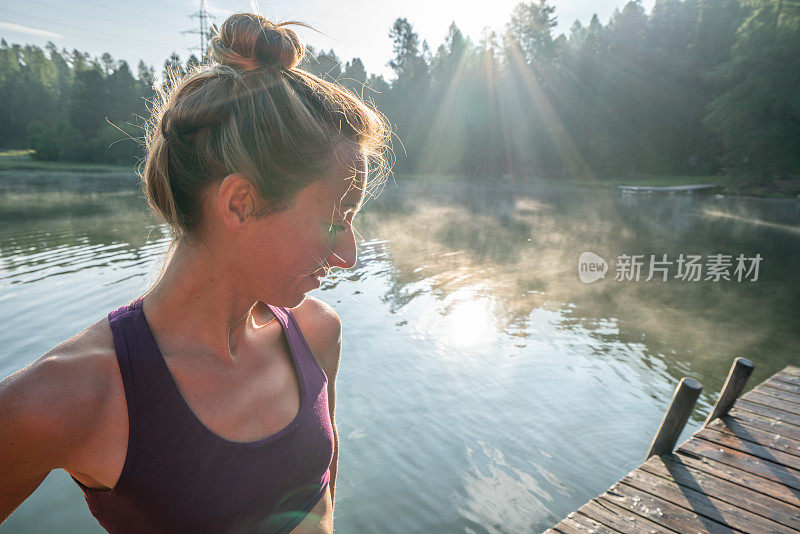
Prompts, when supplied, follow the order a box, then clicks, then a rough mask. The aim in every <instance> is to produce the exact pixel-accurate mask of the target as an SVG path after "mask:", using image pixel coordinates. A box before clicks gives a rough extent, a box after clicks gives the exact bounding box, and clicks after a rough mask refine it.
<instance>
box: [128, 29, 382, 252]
mask: <svg viewBox="0 0 800 534" xmlns="http://www.w3.org/2000/svg"><path fill="white" fill-rule="evenodd" d="M289 24H299V23H294V22H286V23H281V24H274V23H272V22H270V21H269V20H267V19H265V18H264V17H262V16H260V15H255V14H250V13H237V14H234V15H231V16H230V17H229V18H228V19H227V20H226V21H225V22H224V23H223V24H222V26H221V27H220V29H219V33H218V34H217V35H216V36H215V37H214V38H213V39H212V41H211V46H212V59H213V62H212V63H211V64H208V65H201V66H198V67H196V68H195V69H194V70H192V71H191V72H189V73H188V74H186V75H185V76H184V77H182V78H178V77H176V76H174V75H173V76H171V78H170V80H169V81H168V83H166V84H165V87H166V88H163V87H162V89H161V90H160V91H159V94H158V98H157V100H156V102H155V105H154V108H153V113H152V117H151V119H150V121H149V122H148V128H147V134H146V143H147V158H146V161H145V165H144V170H143V172H142V174H141V176H142V182H143V188H144V190H145V192H146V195H147V200H148V202H149V204H150V206H151V207H152V209H153V211H154V212H155V213H156V215H158V216H159V217H160V218H161V219H163V220H164V221H165V222H166V223H168V224H169V226H170V227H171V229H172V232H173V235H174V236H175V237H176V238H178V239H179V238H182V237H185V236H189V237H196V236H198V235H199V233H200V228H201V223H202V205H203V193H204V191H205V190H206V189H207V188H208V186H210V185H211V184H213V183H216V182H218V181H220V180H221V179H222V178H224V177H225V176H227V175H229V174H232V173H239V174H241V175H243V176H244V177H246V178H247V179H248V180H249V181H250V182H251V183H252V184H253V185H254V186H255V187H256V188H257V189H258V191H259V193H260V195H261V198H262V199H263V200H264V201H265V202H264V206H262V207H261V208H259V213H258V215H264V214H267V213H273V212H276V211H281V210H283V209H286V208H288V207H289V206H290V205H291V203H292V201H293V200H294V198H295V196H296V194H297V193H298V192H299V191H300V190H301V189H303V188H304V187H306V186H307V185H309V184H311V183H312V182H314V181H317V180H320V179H323V178H324V176H325V172H326V170H327V168H328V167H327V166H328V163H329V161H330V158H331V156H333V155H334V154H336V149H337V147H339V146H341V144H342V143H343V142H349V143H350V144H351V145H352V146H353V147H354V148H357V149H358V150H360V151H361V153H362V154H363V156H364V157H365V158H366V160H367V162H368V165H369V166H370V168H372V169H373V172H371V173H370V179H369V181H368V184H367V190H368V194H369V193H374V191H375V188H376V187H379V186H380V185H382V184H383V183H384V181H385V177H386V174H387V172H388V170H389V167H390V165H389V163H388V159H387V157H386V156H387V154H390V153H391V150H390V149H389V147H388V141H389V136H390V130H389V126H388V123H387V121H386V119H385V117H384V116H383V115H382V114H381V113H380V112H379V111H378V110H377V109H376V108H375V107H374V105H373V104H372V103H371V102H365V101H363V100H361V99H360V98H358V97H357V96H355V95H354V94H353V93H351V92H349V91H348V90H347V89H345V88H343V87H341V86H339V85H337V84H335V83H331V82H327V81H325V80H322V79H320V78H318V77H316V76H314V75H313V74H311V73H309V72H306V71H304V70H302V69H299V68H297V66H298V64H299V63H300V61H301V60H302V58H303V55H304V53H305V49H304V47H303V45H302V44H301V43H300V40H299V39H298V37H297V34H295V32H294V31H292V30H290V29H288V28H287V27H286V26H287V25H289ZM376 171H377V172H376Z"/></svg>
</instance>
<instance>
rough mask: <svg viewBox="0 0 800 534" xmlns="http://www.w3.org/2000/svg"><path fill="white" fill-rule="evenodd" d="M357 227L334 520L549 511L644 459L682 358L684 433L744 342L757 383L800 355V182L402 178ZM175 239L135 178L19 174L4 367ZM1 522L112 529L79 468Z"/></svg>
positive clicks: (4, 289)
mask: <svg viewBox="0 0 800 534" xmlns="http://www.w3.org/2000/svg"><path fill="white" fill-rule="evenodd" d="M31 176H33V175H31ZM356 228H357V229H358V231H359V232H360V248H361V252H360V256H359V261H358V263H357V265H356V266H355V267H354V268H353V269H351V270H349V271H340V272H338V273H335V274H333V275H332V276H331V277H330V279H328V280H326V281H324V282H323V285H322V286H321V287H320V288H319V289H317V290H316V291H314V292H313V293H312V294H314V295H315V296H317V297H318V298H320V299H322V300H324V301H326V302H328V303H330V304H331V305H333V306H334V307H335V308H336V310H337V312H338V313H339V315H340V317H341V319H342V323H343V328H344V333H343V352H342V361H341V368H340V371H339V378H338V383H337V385H338V388H337V392H338V395H337V424H338V429H339V436H340V447H341V453H340V459H339V474H338V477H337V482H336V496H337V504H336V531H337V532H338V533H362V532H363V533H371V532H382V533H393V532H396V533H407V532H437V533H438V532H442V533H449V532H453V533H455V532H468V533H486V532H492V533H494V532H498V533H500V532H508V533H516V532H538V531H542V530H544V529H546V528H548V527H549V526H551V525H552V524H554V523H556V522H557V521H558V520H560V519H561V518H562V517H563V516H565V515H566V514H567V513H569V512H570V511H572V510H573V509H576V508H578V507H579V506H580V505H582V504H583V503H584V502H586V501H587V500H589V499H591V498H592V497H593V496H595V495H596V494H598V493H601V492H603V491H605V490H606V489H607V488H608V487H609V486H610V485H611V484H612V483H614V482H615V481H616V480H617V479H619V478H621V477H622V476H623V475H625V474H626V473H627V472H628V471H630V470H631V469H633V468H635V467H637V466H638V465H639V464H640V463H641V461H642V460H643V457H644V454H645V453H646V451H647V449H648V447H649V445H650V442H651V440H652V438H653V435H654V433H655V431H656V429H657V427H658V425H659V423H660V422H661V418H662V417H663V415H664V412H665V410H666V407H667V405H668V403H669V400H670V399H671V397H672V393H673V391H674V389H675V386H676V384H677V382H678V381H679V380H680V378H681V377H683V376H691V377H693V378H696V379H697V380H699V381H700V382H701V383H702V384H703V386H704V389H703V393H702V395H701V397H700V400H699V401H698V405H697V408H696V410H695V412H694V414H693V417H692V418H691V420H690V422H689V424H688V425H687V428H686V429H685V430H684V433H683V435H682V437H681V441H683V440H684V439H686V438H687V437H688V436H689V435H690V434H691V433H692V432H694V431H695V430H697V429H698V428H699V426H700V425H701V424H702V421H703V420H704V418H705V416H706V415H707V414H708V412H709V410H710V408H711V406H712V405H713V402H714V400H715V399H716V395H717V393H718V391H719V389H720V387H721V386H722V383H723V381H724V379H725V376H726V374H727V372H728V369H729V367H730V364H731V362H732V361H733V359H734V358H735V357H737V356H745V357H747V358H749V359H750V360H752V361H753V362H754V363H755V365H756V369H755V372H754V374H753V376H752V377H751V379H750V384H749V386H750V387H752V386H754V385H755V384H757V383H758V382H760V381H761V380H763V379H765V378H766V377H768V376H769V375H771V374H773V373H774V372H776V371H778V370H779V369H781V368H783V367H784V366H785V365H788V364H795V365H797V364H799V363H800V361H799V360H800V358H798V348H800V328H799V327H800V324H799V323H800V299H798V297H799V296H800V276H798V266H800V203H798V202H796V201H780V200H757V199H740V198H718V197H716V196H714V195H708V196H659V195H654V196H629V195H622V194H621V193H620V192H618V191H609V190H605V189H588V188H587V189H577V190H576V189H571V188H567V187H554V186H547V187H545V186H541V185H537V184H519V183H517V184H513V183H507V182H503V183H475V182H470V183H458V182H452V181H444V182H441V181H436V180H433V179H427V180H410V179H408V180H404V179H403V177H397V183H396V184H395V183H392V182H390V183H389V184H388V185H387V186H386V188H385V190H384V191H383V193H382V195H381V196H380V197H378V198H377V199H374V200H371V201H370V202H369V203H368V204H367V207H366V208H365V210H364V212H363V213H362V214H361V215H359V218H358V219H357V222H356ZM167 245H168V237H167V234H166V232H165V230H164V229H163V228H162V227H161V226H159V225H157V224H156V222H155V221H154V220H153V219H152V218H151V217H150V216H149V215H148V213H147V211H146V207H145V204H144V202H143V200H142V199H141V194H140V193H139V191H138V190H137V189H136V185H135V182H131V180H122V179H119V178H118V177H117V178H114V179H110V178H109V179H108V180H106V179H104V177H102V176H95V177H91V176H83V177H81V176H75V177H71V178H69V179H65V180H61V181H59V180H50V179H40V178H33V177H28V176H17V177H0V324H2V325H3V326H2V329H0V376H3V377H4V376H7V375H8V374H10V373H12V372H14V371H16V370H17V369H19V368H21V367H23V366H25V365H27V364H28V363H30V362H32V361H33V360H35V359H36V358H38V357H39V356H40V355H41V354H43V353H44V352H46V351H47V350H49V349H50V348H51V347H53V346H54V345H56V344H57V343H59V342H60V341H62V340H64V339H66V338H68V337H70V336H71V335H73V334H74V333H76V332H79V331H80V330H82V329H83V328H85V327H86V326H87V325H89V324H91V323H92V322H94V321H96V320H98V319H99V318H101V317H102V316H104V315H106V314H107V313H108V312H109V311H111V310H114V309H116V308H118V307H119V306H122V305H124V304H126V303H128V302H130V301H131V300H133V299H134V298H136V297H137V296H139V295H140V294H141V293H143V292H144V291H145V290H146V289H147V287H148V286H149V284H151V283H152V281H153V279H154V277H155V276H156V274H157V272H158V268H159V266H160V259H161V257H162V254H163V252H164V250H165V249H166V247H167ZM584 252H591V253H593V254H595V255H596V256H598V257H599V258H601V259H600V260H599V261H594V264H596V265H598V266H602V262H603V261H604V262H605V263H606V264H607V269H608V270H607V272H606V273H605V277H604V278H601V279H599V280H597V281H594V282H593V283H584V282H582V281H581V279H580V277H579V267H578V259H579V257H580V256H581V254H582V253H584ZM651 255H654V258H653V259H654V260H655V261H654V262H651ZM664 255H666V257H664ZM681 255H683V256H681ZM740 255H741V257H742V258H743V259H742V265H743V267H744V268H743V269H742V268H740V269H738V271H737V266H738V263H737V258H738V257H739V256H740ZM638 256H642V257H641V258H638ZM690 256H699V257H700V258H699V259H697V258H695V260H696V261H695V263H694V264H695V265H700V266H701V267H702V271H701V275H700V279H699V280H696V281H694V280H693V278H692V277H691V276H690V277H688V278H687V279H684V278H686V276H685V275H686V274H687V272H688V270H687V269H683V267H685V265H683V264H681V265H679V259H683V260H688V259H689V257H690ZM757 257H760V260H758V261H757V260H753V258H757ZM626 258H628V260H626ZM626 262H627V264H628V265H629V266H635V265H637V264H638V265H640V269H641V272H640V277H639V279H638V281H637V279H636V276H635V274H636V273H635V270H634V269H623V270H620V269H621V267H624V266H625V265H626ZM668 262H672V263H668ZM651 265H652V266H655V267H657V269H655V270H654V273H653V276H652V277H650V280H649V281H646V278H648V277H649V274H650V272H649V271H650V267H651ZM754 265H757V267H758V272H757V273H756V272H755V267H754ZM596 268H599V269H601V268H602V267H596ZM679 268H681V269H682V270H683V271H684V272H683V276H678V275H679V272H678V269H679ZM585 272H586V271H585ZM714 273H716V274H714ZM721 273H722V274H727V276H728V278H729V280H725V278H724V276H722V274H721ZM664 276H666V277H667V280H666V281H665V280H664V279H663V278H664ZM737 277H738V278H741V280H738V279H737ZM706 278H708V279H706ZM715 278H718V280H716V281H715ZM0 531H3V532H19V533H46V532H54V531H64V532H69V531H72V532H103V530H102V529H101V528H100V527H99V525H98V524H97V522H96V521H95V520H94V518H93V517H92V516H91V514H90V513H89V511H88V509H87V507H86V503H85V501H84V500H83V494H82V493H81V491H80V490H79V488H78V487H77V485H76V484H75V483H74V482H72V480H71V479H70V478H69V477H68V476H67V475H66V473H64V472H63V471H55V472H53V473H51V475H50V476H49V477H48V478H47V479H46V481H45V482H44V483H43V484H42V485H41V486H40V487H39V489H38V490H37V491H36V492H35V493H34V494H33V495H32V496H31V497H30V498H29V499H28V500H27V501H26V502H25V503H23V505H22V506H20V508H18V509H17V511H16V512H15V513H14V514H13V515H12V516H11V518H9V519H8V520H7V522H6V523H5V524H4V525H3V526H2V527H0Z"/></svg>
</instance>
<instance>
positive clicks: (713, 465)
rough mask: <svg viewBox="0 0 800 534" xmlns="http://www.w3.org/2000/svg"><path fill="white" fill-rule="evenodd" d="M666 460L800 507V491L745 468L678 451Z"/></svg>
mask: <svg viewBox="0 0 800 534" xmlns="http://www.w3.org/2000/svg"><path fill="white" fill-rule="evenodd" d="M662 459H664V460H665V461H667V460H671V461H676V462H681V463H683V464H685V465H688V466H690V467H692V468H694V469H697V470H699V471H703V472H705V473H708V474H710V475H714V476H716V477H719V478H724V479H725V480H728V481H731V482H734V483H735V484H739V485H740V486H744V487H745V488H750V489H752V490H754V491H758V492H759V493H763V494H764V495H769V496H770V497H774V498H776V499H778V500H781V501H783V502H785V503H787V504H791V505H792V506H796V507H798V508H799V509H800V491H798V490H793V489H791V488H789V487H787V486H785V485H783V484H780V483H778V482H775V481H772V480H769V479H767V478H764V477H761V476H758V475H754V474H752V473H750V472H748V471H745V470H744V469H739V468H737V467H733V466H730V465H727V464H723V463H722V462H718V461H716V460H711V459H709V458H707V457H700V458H698V457H695V456H691V455H689V454H686V453H683V452H678V453H676V454H674V455H672V456H669V457H663V458H662Z"/></svg>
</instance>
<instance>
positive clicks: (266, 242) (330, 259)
mask: <svg viewBox="0 0 800 534" xmlns="http://www.w3.org/2000/svg"><path fill="white" fill-rule="evenodd" d="M365 185H366V165H365V162H364V159H363V158H361V157H348V158H341V157H340V158H337V159H336V160H334V163H333V165H332V167H331V171H330V172H329V174H328V175H327V176H326V178H325V179H324V180H322V181H318V182H314V183H312V184H311V185H309V186H308V187H306V188H304V189H303V190H302V191H300V193H299V194H298V196H297V198H296V200H295V202H294V204H293V205H292V206H291V207H290V208H288V209H286V210H284V211H282V212H279V213H275V214H272V215H269V216H266V217H262V218H260V219H256V220H254V224H253V225H252V226H253V229H252V232H251V234H252V235H249V236H248V239H249V240H250V243H251V246H249V247H248V248H249V249H250V250H251V251H252V254H253V258H252V260H253V261H251V262H248V263H249V265H250V266H252V267H253V269H252V271H251V275H250V276H251V277H253V278H254V279H253V280H251V281H248V283H252V284H253V285H252V286H251V287H256V288H259V290H260V291H259V295H258V299H259V300H264V301H265V302H267V303H269V304H273V305H276V306H283V307H295V306H297V305H298V304H300V303H301V302H302V301H303V299H304V298H305V295H306V293H308V292H309V291H311V290H313V289H316V288H317V287H319V285H320V281H321V278H322V277H324V276H325V274H326V268H327V267H339V268H342V269H349V268H350V267H352V266H353V265H355V263H356V256H357V251H356V241H355V236H354V234H353V217H354V216H355V215H356V213H357V212H358V210H359V209H360V208H361V204H362V203H363V201H364V194H365V192H364V189H365Z"/></svg>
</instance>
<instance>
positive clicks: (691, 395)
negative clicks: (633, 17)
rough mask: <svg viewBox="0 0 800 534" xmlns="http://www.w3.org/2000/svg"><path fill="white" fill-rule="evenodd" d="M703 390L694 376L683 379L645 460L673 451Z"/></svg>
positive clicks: (676, 389)
mask: <svg viewBox="0 0 800 534" xmlns="http://www.w3.org/2000/svg"><path fill="white" fill-rule="evenodd" d="M702 390H703V386H702V385H701V384H700V382H698V381H697V380H695V379H694V378H682V379H681V381H680V383H679V384H678V387H676V388H675V393H674V394H673V395H672V401H671V402H670V403H669V409H668V410H667V413H666V414H664V419H663V420H662V421H661V425H660V426H659V427H658V431H657V432H656V435H655V437H654V438H653V443H651V444H650V450H649V451H647V456H645V457H644V459H645V460H647V459H648V458H650V457H651V456H654V455H657V454H669V453H670V452H672V450H673V449H674V448H675V442H677V441H678V436H680V434H681V431H682V430H683V427H684V426H686V421H688V420H689V416H690V415H692V410H694V405H695V403H696V402H697V397H699V396H700V392H701V391H702Z"/></svg>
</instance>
